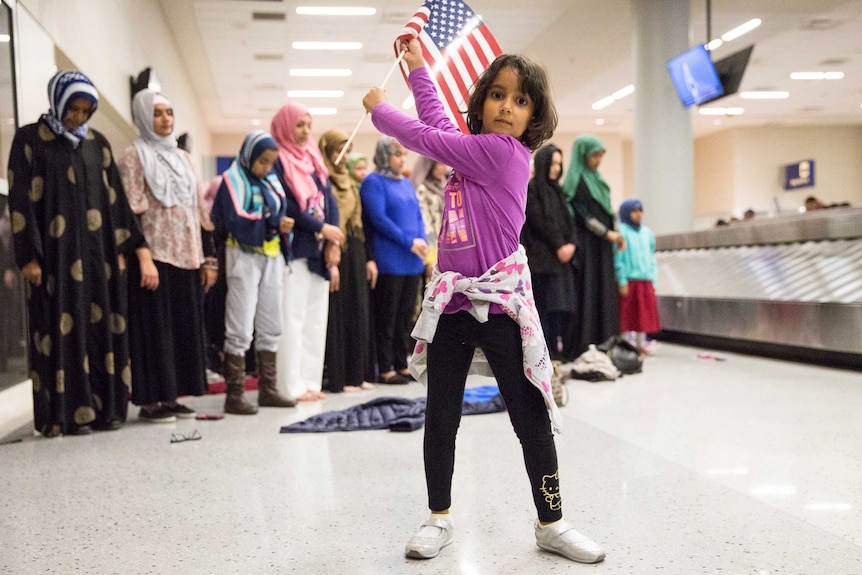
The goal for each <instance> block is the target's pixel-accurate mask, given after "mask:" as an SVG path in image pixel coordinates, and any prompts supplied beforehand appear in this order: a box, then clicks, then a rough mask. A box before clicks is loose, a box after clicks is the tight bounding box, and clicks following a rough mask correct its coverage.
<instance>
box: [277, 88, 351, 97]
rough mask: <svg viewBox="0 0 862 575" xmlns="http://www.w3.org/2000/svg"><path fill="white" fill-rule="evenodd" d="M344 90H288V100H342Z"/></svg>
mask: <svg viewBox="0 0 862 575" xmlns="http://www.w3.org/2000/svg"><path fill="white" fill-rule="evenodd" d="M343 96H344V91H343V90H288V91H287V97H288V98H341V97H343Z"/></svg>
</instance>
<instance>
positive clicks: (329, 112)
mask: <svg viewBox="0 0 862 575" xmlns="http://www.w3.org/2000/svg"><path fill="white" fill-rule="evenodd" d="M308 113H309V114H311V115H312V116H334V115H335V114H337V113H338V108H309V109H308Z"/></svg>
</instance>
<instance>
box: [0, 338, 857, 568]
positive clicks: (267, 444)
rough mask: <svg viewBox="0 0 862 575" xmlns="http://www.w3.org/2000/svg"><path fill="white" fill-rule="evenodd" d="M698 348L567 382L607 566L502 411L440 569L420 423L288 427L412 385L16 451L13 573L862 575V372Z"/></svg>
mask: <svg viewBox="0 0 862 575" xmlns="http://www.w3.org/2000/svg"><path fill="white" fill-rule="evenodd" d="M698 351H701V350H699V349H695V348H687V347H682V346H675V345H669V344H663V345H661V346H660V347H659V349H658V350H657V352H656V354H655V355H654V356H652V357H650V358H648V359H647V363H646V366H645V370H644V373H643V374H640V375H637V376H628V377H625V378H623V379H621V380H619V381H617V382H614V383H602V384H590V383H584V382H570V383H569V384H568V389H569V392H570V395H571V400H570V402H569V405H567V406H566V407H565V408H563V410H562V413H563V415H564V419H565V425H566V429H565V433H564V435H562V436H560V437H559V438H558V443H557V445H558V449H559V452H560V469H561V476H562V480H561V482H562V493H563V504H564V510H565V512H566V515H567V517H568V518H569V520H570V521H572V522H573V523H575V524H576V525H577V526H578V527H579V528H580V529H581V530H582V531H583V532H584V533H586V534H588V535H590V536H591V537H593V538H594V539H596V540H597V541H599V542H600V543H601V544H602V545H603V546H604V547H605V549H606V551H607V559H606V560H605V562H604V563H602V564H599V565H594V566H588V565H578V564H574V563H570V562H568V561H567V560H565V559H563V558H561V557H557V556H553V555H549V554H546V553H544V552H542V551H540V550H539V549H538V548H537V547H536V546H535V543H534V540H533V534H532V520H533V509H532V502H531V499H530V496H529V493H528V491H527V480H526V477H525V475H524V472H523V464H522V460H521V454H520V450H519V447H518V444H517V440H516V439H515V437H514V434H513V433H512V431H511V427H510V425H509V422H508V419H507V417H506V415H505V414H499V413H498V414H490V415H478V416H470V417H465V418H464V419H463V421H462V424H461V433H460V438H459V444H458V453H457V463H456V470H455V488H454V493H453V513H454V518H455V542H454V543H453V544H452V545H451V546H449V547H447V548H446V549H445V550H444V551H443V552H442V553H441V554H440V556H439V557H437V558H436V559H432V560H430V561H415V560H408V559H406V558H405V557H404V556H403V546H404V543H405V542H406V539H407V538H408V536H409V535H410V534H411V533H412V531H413V530H414V528H415V527H416V526H418V524H419V523H421V521H422V520H423V519H424V518H425V515H426V512H425V510H424V501H425V488H424V478H423V472H422V452H421V444H422V432H421V431H418V432H413V433H392V432H388V431H362V432H355V433H331V434H318V435H282V434H279V433H278V430H279V428H280V426H281V425H284V424H287V423H291V422H294V421H298V420H301V419H305V418H306V417H308V416H310V415H313V414H315V413H319V412H320V411H324V410H330V409H342V408H345V407H348V406H350V405H353V404H355V403H360V402H363V401H367V400H368V399H371V398H372V397H377V396H381V395H396V394H400V395H406V396H410V397H413V396H419V395H422V394H423V391H424V390H423V388H422V387H421V386H420V385H419V384H412V385H410V386H406V387H385V386H378V388H377V390H375V391H373V392H362V393H357V394H349V395H348V394H342V395H338V396H331V397H330V398H329V399H327V400H326V401H325V402H323V403H317V404H304V405H301V406H300V407H299V408H297V409H289V410H277V409H266V410H263V411H261V413H260V414H259V415H257V416H254V417H236V416H234V417H231V416H228V418H227V419H225V420H223V421H194V420H191V421H180V422H178V423H177V424H168V425H152V424H143V423H138V422H137V420H136V419H135V417H134V416H133V417H132V418H131V419H130V421H129V423H128V424H127V425H126V426H125V427H124V428H123V429H122V430H120V431H117V432H112V433H98V434H94V435H90V436H85V437H66V438H61V439H52V440H47V439H42V438H35V437H33V436H32V435H30V434H26V435H25V437H24V439H23V441H21V442H18V443H12V444H7V445H0V573H3V574H6V573H9V574H16V575H17V574H30V573H58V574H67V573H87V574H92V573H98V574H103V573H121V574H137V573H142V574H144V573H153V574H173V573H177V574H179V573H182V574H198V573H200V574H220V573H227V574H234V573H236V574H246V573H256V574H257V573H267V574H269V573H272V574H277V573H298V574H318V573H320V574H378V573H399V574H400V573H404V574H417V575H418V574H434V573H444V574H455V573H460V574H467V575H479V574H494V575H500V574H509V573H512V574H533V573H536V574H539V573H591V574H593V573H595V574H599V573H601V574H605V573H614V574H626V575H638V574H641V573H643V574H651V573H662V574H674V575H675V574H684V575H689V574H701V573H708V574H713V573H715V574H719V573H720V574H733V575H736V574H740V575H742V574H745V575H776V574H811V575H850V574H856V575H862V513H860V510H862V481H860V479H859V478H860V477H862V374H859V373H856V372H849V371H840V370H831V369H825V368H820V367H812V366H806V365H800V364H793V363H784V362H778V361H772V360H765V359H757V358H750V357H746V356H739V355H733V354H724V353H719V354H718V355H721V356H723V357H725V358H726V359H727V361H724V362H715V361H708V360H701V359H697V358H696V354H697V352H698ZM474 383H477V384H485V383H488V380H483V379H481V378H478V379H477V380H476V381H475V382H474ZM252 397H253V394H252ZM221 403H222V397H221V396H207V397H202V398H193V399H190V400H189V401H188V404H189V405H192V406H193V407H195V408H196V409H198V410H199V411H201V412H220V411H221ZM133 413H134V414H136V413H137V410H136V409H134V410H133ZM195 428H196V429H198V430H199V431H200V434H201V435H202V436H203V439H202V440H201V441H195V442H186V443H179V444H171V443H170V437H171V433H172V432H177V431H178V432H183V433H187V432H190V431H191V430H192V429H195ZM19 435H20V432H19Z"/></svg>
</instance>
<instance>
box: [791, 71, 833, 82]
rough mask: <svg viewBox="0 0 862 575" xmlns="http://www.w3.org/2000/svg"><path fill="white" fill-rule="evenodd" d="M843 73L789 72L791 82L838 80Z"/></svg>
mask: <svg viewBox="0 0 862 575" xmlns="http://www.w3.org/2000/svg"><path fill="white" fill-rule="evenodd" d="M843 77H844V72H791V74H790V79H791V80H840V79H842V78H843Z"/></svg>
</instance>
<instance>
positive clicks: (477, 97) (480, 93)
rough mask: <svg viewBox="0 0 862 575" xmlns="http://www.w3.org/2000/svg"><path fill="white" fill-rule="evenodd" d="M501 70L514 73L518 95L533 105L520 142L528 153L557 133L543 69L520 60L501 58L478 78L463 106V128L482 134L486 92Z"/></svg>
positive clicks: (554, 114) (555, 113)
mask: <svg viewBox="0 0 862 575" xmlns="http://www.w3.org/2000/svg"><path fill="white" fill-rule="evenodd" d="M503 68H512V69H513V70H515V72H517V73H518V84H519V85H520V88H521V91H522V92H524V93H525V94H526V95H527V96H529V97H530V99H531V100H532V101H533V117H532V118H530V121H529V123H528V124H527V129H526V130H524V133H523V134H521V139H520V140H521V143H522V144H524V145H525V146H527V147H528V148H530V150H536V149H538V148H539V147H540V146H541V145H542V143H543V142H545V141H546V140H548V139H549V138H550V137H551V136H552V135H553V134H554V130H556V129H557V110H556V108H555V107H554V102H553V100H552V99H551V86H550V82H549V81H548V73H547V72H546V71H545V68H543V67H542V66H541V65H540V64H538V63H536V62H533V61H532V60H529V59H528V58H524V57H523V56H518V55H515V54H501V55H499V56H497V58H496V59H495V60H494V61H493V62H491V65H490V66H488V69H487V70H485V71H484V72H483V73H482V75H481V76H479V79H478V80H476V84H475V85H474V88H473V93H472V94H471V95H470V101H469V102H468V103H467V127H468V128H470V133H471V134H481V133H482V120H480V119H479V118H480V116H481V115H482V107H483V106H484V105H485V99H486V98H487V97H488V90H489V89H490V88H491V85H492V84H493V83H494V80H495V79H496V78H497V74H498V73H499V72H500V70H502V69H503Z"/></svg>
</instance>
